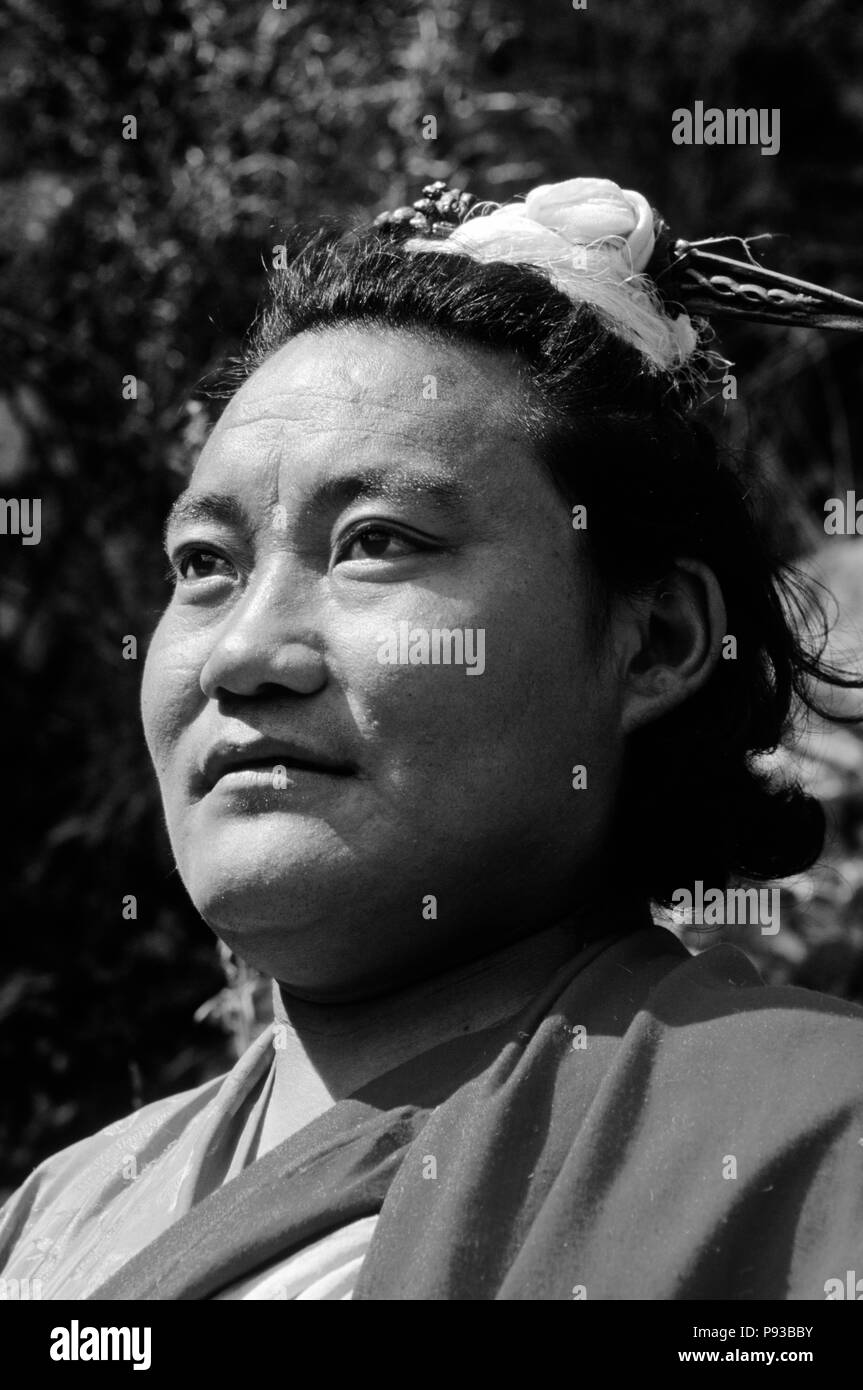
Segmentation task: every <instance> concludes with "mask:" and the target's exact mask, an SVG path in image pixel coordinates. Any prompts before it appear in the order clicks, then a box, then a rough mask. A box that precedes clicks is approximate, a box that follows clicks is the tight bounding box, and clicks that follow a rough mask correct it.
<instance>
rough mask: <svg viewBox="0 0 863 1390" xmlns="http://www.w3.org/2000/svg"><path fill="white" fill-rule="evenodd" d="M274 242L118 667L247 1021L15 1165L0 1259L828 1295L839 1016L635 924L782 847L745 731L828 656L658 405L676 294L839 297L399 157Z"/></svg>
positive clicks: (700, 379)
mask: <svg viewBox="0 0 863 1390" xmlns="http://www.w3.org/2000/svg"><path fill="white" fill-rule="evenodd" d="M286 245H287V244H286ZM283 260H284V264H283V265H281V266H280V268H279V269H278V270H277V271H276V274H275V275H274V277H273V282H272V295H271V301H270V304H269V308H268V310H267V312H266V313H265V314H264V315H263V317H262V318H261V319H260V321H259V322H258V324H257V327H256V330H255V333H254V336H253V338H252V341H251V344H250V346H249V349H248V351H247V352H246V354H245V355H244V357H243V359H242V360H241V361H239V362H237V363H235V364H234V365H233V368H232V371H231V373H230V389H231V396H230V399H229V402H228V404H227V406H226V408H225V410H224V412H223V413H222V415H221V416H220V418H219V420H218V423H217V424H216V426H215V428H214V429H213V431H212V434H211V435H210V437H209V439H208V442H207V443H206V445H205V447H204V449H203V451H202V453H201V455H200V458H199V459H198V461H197V464H196V466H195V469H194V472H193V475H192V477H191V481H190V484H189V486H188V488H187V489H186V491H185V492H183V494H182V495H181V496H180V497H179V498H178V500H177V502H176V503H175V505H174V507H173V509H172V512H171V515H170V517H169V519H168V524H167V529H166V547H167V552H168V555H169V558H170V563H171V567H172V571H173V575H174V583H175V588H174V593H173V597H172V599H171V601H170V603H169V605H168V608H167V611H166V612H165V614H164V616H163V617H162V619H161V621H160V623H159V626H158V628H157V630H156V632H155V635H154V636H153V639H152V643H151V645H150V648H149V652H148V656H147V662H146V669H145V674H144V681H143V695H142V709H143V720H144V728H145V732H146V737H147V742H148V746H149V749H150V752H151V755H152V759H153V763H154V766H155V770H156V773H157V776H158V779H159V783H160V786H161V791H162V796H163V803H164V811H165V818H166V822H167V828H168V832H169V835H170V839H171V843H172V847H173V852H174V856H175V859H176V863H177V866H178V869H179V872H180V874H181V875H182V878H183V881H184V883H185V885H186V888H187V890H188V892H189V894H190V897H191V899H192V901H193V903H194V904H195V907H196V908H197V910H198V912H199V913H200V915H201V916H202V917H203V918H204V920H205V921H206V922H207V923H208V924H209V925H210V927H211V928H212V929H213V930H214V931H215V932H216V933H217V934H218V936H219V937H220V938H221V940H222V941H223V942H224V943H226V945H227V946H228V947H230V949H231V950H232V951H234V952H235V953H236V954H237V955H239V956H240V957H241V958H243V959H244V960H246V961H248V962H250V963H251V964H252V965H254V966H256V967H258V968H259V969H261V970H263V971H265V972H267V974H268V975H270V976H271V977H272V979H273V981H274V1001H275V1020H274V1023H273V1025H272V1027H271V1028H268V1029H266V1030H265V1031H264V1032H263V1033H262V1034H261V1036H260V1037H259V1038H258V1039H257V1040H256V1041H255V1042H254V1043H253V1045H252V1046H251V1047H250V1048H249V1050H248V1051H247V1053H246V1054H245V1055H244V1056H243V1057H242V1058H241V1059H240V1061H239V1062H238V1063H237V1064H236V1066H235V1067H234V1068H233V1069H232V1070H231V1071H230V1072H229V1073H228V1074H227V1075H226V1076H225V1077H222V1078H219V1079H217V1080H215V1081H211V1082H208V1083H207V1084H206V1085H203V1086H201V1087H198V1088H197V1089H195V1090H192V1091H189V1092H185V1093H183V1094H181V1095H177V1096H173V1097H171V1098H169V1099H166V1100H162V1101H159V1102H157V1103H155V1104H153V1105H148V1106H145V1107H144V1108H143V1109H141V1110H138V1111H137V1112H136V1113H135V1114H133V1115H131V1116H130V1117H129V1118H128V1119H124V1120H121V1121H120V1122H118V1123H116V1124H113V1125H109V1126H108V1127H107V1128H106V1129H104V1130H103V1131H101V1133H99V1134H97V1135H96V1136H94V1137H92V1138H90V1139H87V1140H85V1141H83V1142H82V1143H78V1144H75V1145H73V1146H72V1147H71V1148H68V1149H66V1150H65V1151H63V1152H62V1153H60V1154H58V1155H56V1156H55V1157H53V1158H52V1159H50V1160H48V1161H47V1162H46V1163H44V1164H42V1165H41V1166H40V1167H39V1168H38V1169H37V1170H36V1171H35V1173H34V1174H33V1175H32V1176H31V1177H30V1178H29V1180H28V1181H27V1182H25V1183H24V1185H23V1186H22V1187H21V1188H20V1190H19V1191H18V1192H17V1193H16V1194H15V1195H14V1196H13V1197H12V1198H11V1199H10V1202H9V1203H8V1205H7V1208H6V1210H5V1214H4V1221H3V1228H2V1229H3V1234H2V1245H0V1249H2V1252H3V1258H2V1263H3V1269H4V1274H5V1275H6V1276H7V1277H8V1278H13V1279H19V1280H24V1279H29V1280H32V1281H39V1282H40V1283H41V1288H42V1296H43V1297H45V1298H51V1299H61V1298H71V1299H80V1300H88V1299H93V1300H103V1299H104V1300H115V1299H120V1300H122V1299H127V1300H132V1299H135V1300H138V1299H143V1300H147V1299H180V1300H186V1299H216V1300H242V1299H253V1300H255V1299H257V1300H261V1299H293V1298H297V1299H311V1300H318V1299H351V1298H355V1299H358V1300H370V1299H533V1300H559V1299H567V1300H582V1299H588V1300H593V1299H655V1300H659V1299H693V1298H699V1299H703V1298H730V1299H813V1298H818V1299H820V1298H824V1297H831V1296H833V1294H832V1289H833V1281H836V1280H840V1281H842V1282H843V1287H844V1281H845V1279H846V1272H847V1271H848V1270H851V1269H854V1268H856V1267H857V1266H858V1264H859V1259H860V1253H861V1242H863V1150H861V1144H863V1082H861V1077H863V1065H861V1064H863V1010H861V1009H859V1008H857V1007H855V1006H853V1005H851V1004H849V1003H845V1002H842V1001H840V1000H838V999H834V998H829V997H827V996H823V995H819V994H815V993H810V992H808V991H804V990H799V989H793V988H773V987H767V986H766V985H764V984H763V983H762V982H761V980H760V978H759V976H758V975H757V973H756V971H755V969H754V968H753V967H752V965H751V964H750V963H749V961H748V959H747V957H746V955H745V954H744V953H743V952H742V951H740V950H738V949H737V948H736V947H732V946H730V945H726V944H721V945H715V946H712V947H710V948H709V949H707V950H704V951H701V952H699V953H697V954H692V953H690V952H689V951H688V950H686V949H685V947H684V946H683V945H682V944H681V943H680V941H679V940H678V939H677V937H676V936H675V935H674V934H673V933H672V932H670V931H669V930H667V929H665V928H664V927H662V926H660V925H657V924H656V923H655V922H654V920H653V916H652V907H655V905H662V904H666V905H667V904H669V903H671V902H673V901H675V900H676V895H677V894H678V892H679V891H681V890H683V889H687V888H688V889H690V890H692V889H694V886H696V885H697V886H699V888H700V891H703V890H705V889H706V890H707V891H708V892H709V893H710V894H711V895H712V897H711V901H713V902H714V903H715V902H716V901H717V900H720V901H721V902H723V903H725V904H727V905H730V904H731V903H732V902H735V903H737V904H740V903H743V904H746V903H750V902H751V900H750V899H748V898H746V897H744V898H743V899H740V898H739V897H737V898H732V896H731V895H733V894H739V893H741V892H743V893H745V892H746V891H747V890H744V889H741V888H740V886H739V885H740V884H742V883H759V882H765V881H771V880H777V879H781V878H782V877H784V876H786V875H789V874H793V873H795V872H797V871H799V870H802V869H803V868H804V867H806V866H808V865H810V864H811V863H813V862H814V860H815V859H816V858H817V857H818V855H819V853H820V851H821V848H822V843H823V835H824V817H823V813H822V811H821V808H820V806H819V805H818V804H817V803H816V802H815V801H814V800H813V799H812V798H811V797H808V796H807V795H806V794H805V793H804V792H803V791H802V790H801V789H800V788H799V787H795V786H786V785H777V784H776V783H775V781H773V780H771V777H770V775H769V774H768V772H767V771H765V769H764V767H763V766H762V765H761V764H760V763H759V755H760V754H761V753H763V752H764V751H765V750H769V749H772V748H774V747H775V746H777V745H778V744H779V743H780V742H781V741H782V740H783V739H784V738H786V737H787V736H788V734H789V730H790V728H791V721H792V718H793V716H794V714H795V711H797V710H798V709H800V708H802V707H803V706H805V705H807V704H808V705H809V706H810V707H815V706H816V705H817V703H818V696H817V691H816V684H815V683H816V682H817V681H821V682H826V683H827V684H828V685H829V684H830V683H833V684H836V685H842V684H844V685H846V686H850V687H851V688H857V686H858V685H859V682H857V681H856V678H855V677H854V676H853V674H852V675H846V674H843V673H841V672H837V671H835V670H832V669H831V668H828V667H827V666H826V665H825V663H824V662H823V660H822V659H821V658H820V657H819V655H818V651H817V648H816V646H815V645H814V643H815V633H814V629H813V628H812V627H811V624H809V625H807V619H806V612H807V610H806V606H805V599H804V596H802V594H801V591H800V589H799V588H795V587H794V581H793V577H792V576H791V575H790V574H789V573H788V572H786V571H785V570H783V569H782V568H781V567H779V566H778V565H777V564H776V563H775V562H774V560H773V559H771V557H770V555H769V553H768V552H767V550H766V549H765V548H764V546H763V541H762V538H761V536H760V534H759V531H758V529H757V527H756V525H755V522H754V521H753V519H752V516H751V515H750V511H749V507H748V503H747V500H746V489H745V487H744V484H743V483H742V482H741V480H740V478H739V477H738V476H737V474H736V473H735V471H734V469H733V467H732V465H731V464H730V463H729V462H728V461H727V460H725V459H723V458H721V457H720V455H719V454H718V451H717V448H716V445H715V443H714V441H713V439H712V437H711V435H710V433H709V431H708V430H707V429H706V428H705V426H704V425H703V424H702V423H701V422H700V421H699V419H698V418H697V402H698V399H699V397H700V394H701V393H702V390H703V387H704V384H705V383H706V382H709V381H710V379H711V373H712V372H714V371H715V370H716V368H717V364H719V365H720V366H721V359H719V357H718V353H717V349H716V347H715V346H714V345H713V344H712V343H711V338H710V335H711V329H710V323H709V318H708V317H707V315H706V311H710V314H714V311H715V312H716V313H717V314H719V313H721V312H723V311H724V310H726V311H728V312H731V313H734V312H738V313H739V312H747V313H749V314H750V315H751V316H752V315H754V314H756V313H760V315H761V316H762V317H766V318H768V319H770V318H776V317H780V320H781V318H782V316H783V315H784V316H785V319H786V320H787V321H789V322H800V321H805V322H809V323H813V324H816V325H818V324H825V325H833V326H852V325H853V323H855V322H856V323H858V325H859V322H860V319H859V315H860V314H861V312H863V306H861V305H856V304H855V303H854V301H848V300H842V299H841V297H840V296H836V295H831V293H830V292H829V291H826V290H823V291H822V290H819V289H817V287H812V286H808V287H803V288H802V289H801V288H800V286H799V285H797V283H796V282H791V281H788V280H787V279H786V278H785V277H781V276H775V275H773V273H772V272H769V271H765V270H762V269H761V268H759V267H757V266H755V264H754V262H753V263H752V265H751V266H750V265H749V264H747V263H745V262H737V263H735V262H734V261H729V260H728V259H727V258H723V257H721V256H720V255H719V253H718V251H717V249H716V247H714V246H711V245H710V244H709V243H701V244H699V243H687V242H682V241H675V240H674V239H673V238H672V237H671V233H670V232H669V230H668V228H667V227H666V226H665V224H664V223H663V222H662V220H661V219H660V218H659V216H658V214H655V213H654V212H653V210H652V209H651V207H650V205H649V204H648V203H647V201H646V199H645V198H644V197H643V196H642V195H641V194H639V193H637V192H634V191H632V190H622V189H620V188H619V187H618V186H617V185H616V184H614V183H612V182H610V181H608V180H601V179H581V178H577V179H571V180H566V181H564V182H562V183H559V184H552V185H543V186H541V187H539V188H535V189H533V190H532V191H531V192H530V193H529V194H528V195H527V197H526V198H525V199H524V200H520V201H516V202H514V203H512V204H508V205H504V206H502V207H495V206H494V205H488V204H477V203H475V202H474V201H473V200H472V199H471V198H470V197H468V196H467V195H464V194H461V193H459V192H458V190H451V189H449V188H446V187H445V186H443V185H440V184H437V185H431V186H430V187H429V188H427V189H426V190H425V193H424V197H423V198H422V199H420V200H418V202H417V203H416V204H415V205H414V207H413V208H407V209H399V210H397V211H396V212H395V213H393V214H387V215H384V216H382V217H381V218H379V219H378V221H377V222H376V224H375V225H374V226H372V227H371V228H366V229H363V230H361V231H360V232H355V233H349V234H346V235H342V234H338V233H335V232H332V231H330V232H326V233H321V234H319V235H317V236H315V237H313V238H312V240H311V241H310V242H307V243H305V244H303V245H302V246H299V247H298V248H292V249H291V253H290V255H288V254H287V252H286V254H285V256H284V258H283ZM729 266H730V267H731V270H730V271H729ZM735 266H736V269H735ZM735 277H736V278H735ZM813 290H815V291H817V292H816V293H815V295H813ZM801 315H802V317H801ZM795 604H796V606H795ZM729 638H732V639H733V642H731V643H729V640H728V639H729ZM730 652H733V656H731V657H730V658H729V653H730ZM717 895H718V896H717ZM751 930H753V931H758V930H759V928H758V925H757V924H756V923H755V922H754V921H753V923H752V925H751Z"/></svg>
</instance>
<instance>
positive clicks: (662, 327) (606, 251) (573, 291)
mask: <svg viewBox="0 0 863 1390" xmlns="http://www.w3.org/2000/svg"><path fill="white" fill-rule="evenodd" d="M406 248H407V250H408V251H415V252H437V253H441V252H443V253H445V254H449V255H463V256H470V257H471V259H472V260H476V261H481V262H483V263H486V264H488V263H492V262H495V261H503V262H506V263H507V264H510V265H530V266H534V267H535V268H536V269H538V270H539V271H541V272H542V273H543V274H544V275H545V276H546V277H547V278H548V279H549V280H550V281H551V283H552V284H553V285H554V286H555V287H556V288H557V289H559V290H560V291H561V292H562V293H563V294H565V295H566V296H567V297H568V298H569V299H570V300H572V301H573V302H574V303H576V304H577V303H588V304H592V305H594V307H595V308H596V309H597V310H599V311H600V312H601V314H602V316H603V317H604V319H605V320H606V322H607V323H608V325H609V327H610V328H611V330H612V331H613V332H615V333H617V334H618V336H619V337H621V338H623V339H624V340H625V341H626V342H628V343H630V344H632V346H634V347H636V348H638V349H639V350H640V351H641V352H642V353H643V354H644V356H645V357H646V358H647V359H648V361H649V362H650V364H651V367H652V368H653V370H655V371H659V372H665V373H669V374H671V375H672V376H681V375H683V376H688V375H690V372H689V371H687V370H686V367H687V362H688V361H689V359H690V358H691V357H692V355H693V353H694V352H695V350H696V348H697V347H698V334H697V332H696V330H695V328H694V326H693V324H692V321H691V319H690V318H689V317H688V316H687V315H686V314H684V313H681V314H679V315H678V317H677V318H672V317H671V316H670V315H669V314H667V313H666V312H665V310H664V308H663V306H662V303H661V301H660V299H659V295H658V293H657V291H656V288H655V286H654V284H653V282H652V280H651V279H650V278H649V276H647V275H635V274H633V272H632V264H631V259H630V256H629V250H628V247H627V244H626V238H625V237H604V238H602V239H600V240H598V241H594V242H589V243H586V244H583V245H581V244H573V243H572V242H571V241H568V240H566V239H565V238H564V237H562V236H561V235H559V234H558V233H557V232H555V231H553V230H552V229H551V228H550V227H546V226H543V225H542V224H541V223H539V222H535V221H533V220H532V219H531V218H528V217H526V216H525V215H524V212H523V210H522V205H521V204H514V205H509V206H505V207H499V208H498V209H497V210H496V211H495V212H493V213H490V214H489V215H488V216H485V217H472V218H470V219H469V220H468V221H466V222H464V223H462V224H461V226H459V227H457V228H456V229H455V230H454V231H453V232H452V233H451V235H450V236H448V237H446V238H444V239H440V240H437V239H433V238H425V237H413V238H411V240H410V241H408V242H407V243H406Z"/></svg>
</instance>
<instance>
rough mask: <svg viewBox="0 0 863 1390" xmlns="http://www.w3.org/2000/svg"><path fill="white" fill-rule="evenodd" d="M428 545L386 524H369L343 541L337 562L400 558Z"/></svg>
mask: <svg viewBox="0 0 863 1390" xmlns="http://www.w3.org/2000/svg"><path fill="white" fill-rule="evenodd" d="M425 548H426V547H424V546H423V545H422V543H421V542H420V541H418V540H412V539H411V538H410V537H408V536H403V535H401V534H400V533H399V532H397V531H391V530H390V529H389V528H388V527H386V526H381V525H374V526H372V525H369V526H364V527H363V528H362V529H361V530H357V531H353V532H352V533H351V534H350V535H349V536H347V537H345V539H344V540H343V541H342V543H341V545H340V547H339V550H338V553H337V555H336V562H337V563H339V562H341V561H343V560H398V559H400V558H401V557H402V556H403V555H413V554H415V553H416V551H417V550H423V549H425Z"/></svg>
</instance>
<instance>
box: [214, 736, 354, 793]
mask: <svg viewBox="0 0 863 1390" xmlns="http://www.w3.org/2000/svg"><path fill="white" fill-rule="evenodd" d="M355 771H356V769H355V767H354V766H353V765H351V764H348V763H345V762H340V761H337V760H336V759H334V758H330V757H329V756H327V755H325V754H318V753H317V752H314V753H313V752H310V751H307V750H305V749H303V750H299V749H298V748H296V747H293V746H291V745H287V744H286V745H283V746H278V745H274V744H272V743H269V742H267V744H266V746H265V745H264V743H263V742H257V741H256V742H255V743H250V744H248V745H239V744H218V745H217V746H216V747H215V748H213V749H211V750H210V752H209V753H208V754H207V756H206V758H205V759H204V762H203V766H202V768H201V774H200V777H201V787H202V790H204V791H212V790H213V788H214V787H216V786H218V785H219V784H220V783H225V784H226V785H232V786H247V787H258V786H261V787H272V788H279V787H280V786H281V787H287V786H289V785H292V784H294V783H296V782H297V780H299V779H307V778H309V777H312V776H316V777H320V776H324V777H350V776H352V775H353V774H354V772H355Z"/></svg>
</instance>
